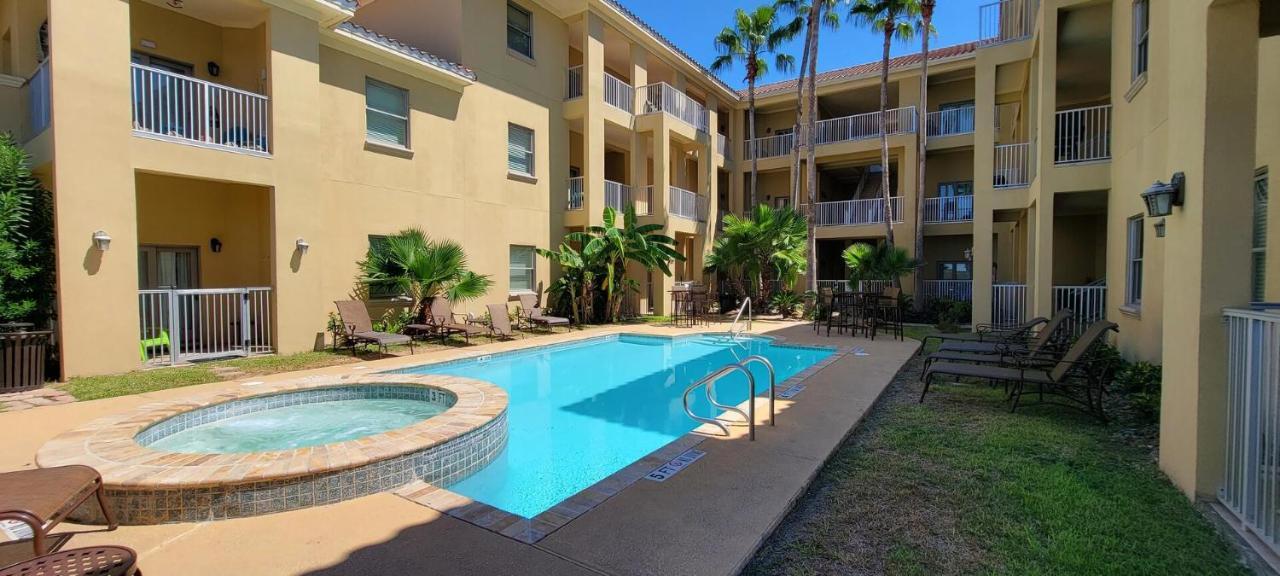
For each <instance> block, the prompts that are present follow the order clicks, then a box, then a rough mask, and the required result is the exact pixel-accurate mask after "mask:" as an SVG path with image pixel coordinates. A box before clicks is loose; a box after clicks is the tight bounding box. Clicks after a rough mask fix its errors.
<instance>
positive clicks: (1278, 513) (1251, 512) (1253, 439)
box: [1209, 308, 1280, 552]
mask: <svg viewBox="0 0 1280 576" xmlns="http://www.w3.org/2000/svg"><path fill="white" fill-rule="evenodd" d="M1223 314H1224V316H1225V320H1226V332H1227V362H1226V366H1225V372H1226V380H1227V390H1226V404H1227V405H1226V411H1227V414H1226V416H1227V419H1226V437H1227V438H1226V446H1225V448H1226V452H1225V454H1224V456H1225V460H1226V462H1225V466H1224V471H1223V478H1222V486H1221V488H1219V489H1218V500H1219V501H1220V502H1222V505H1223V506H1225V507H1226V508H1227V510H1229V511H1230V512H1231V513H1232V514H1233V515H1234V516H1235V517H1236V519H1238V520H1239V521H1240V523H1241V524H1242V525H1243V527H1244V528H1245V529H1246V530H1247V531H1249V532H1252V533H1253V534H1256V535H1257V537H1258V539H1259V540H1261V541H1262V542H1263V543H1264V544H1265V545H1266V546H1267V547H1269V548H1270V549H1271V551H1272V552H1280V497H1277V494H1276V491H1277V489H1278V488H1277V487H1278V486H1280V452H1278V451H1277V446H1278V444H1277V443H1278V442H1280V409H1277V408H1276V402H1277V400H1276V399H1277V398H1280V368H1277V366H1280V313H1276V312H1275V311H1274V310H1273V311H1266V310H1246V309H1236V308H1228V309H1226V310H1225V311H1224V312H1223ZM1209 448H1210V449H1211V448H1212V447H1209Z"/></svg>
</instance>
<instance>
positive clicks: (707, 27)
mask: <svg viewBox="0 0 1280 576" xmlns="http://www.w3.org/2000/svg"><path fill="white" fill-rule="evenodd" d="M765 1H767V0H622V3H623V4H625V5H626V6H627V8H629V9H630V10H631V11H632V12H635V13H636V14H637V15H639V16H640V17H641V18H643V19H644V21H645V22H648V23H649V25H651V26H653V27H654V28H655V29H657V30H658V31H659V32H661V33H662V35H664V36H666V37H667V38H669V39H671V41H673V42H675V43H676V44H677V45H678V46H680V48H681V49H683V50H684V51H685V52H688V53H689V54H690V55H692V56H693V57H694V58H695V59H696V60H697V61H698V62H699V63H701V64H702V65H704V66H706V65H709V64H710V63H711V61H712V60H714V59H715V57H716V51H715V46H714V45H713V43H712V39H713V38H715V35H716V33H718V32H719V31H720V30H721V29H722V28H724V27H725V26H727V25H729V24H730V23H731V21H732V19H733V11H734V10H735V9H737V8H743V9H747V10H749V9H752V8H754V7H756V6H759V5H760V4H762V3H764V2H765ZM986 1H989V0H938V7H937V9H935V10H934V12H933V26H934V28H935V29H937V31H938V34H937V36H935V37H933V38H931V39H930V40H929V45H930V47H938V46H949V45H951V44H959V43H962V42H968V41H971V40H974V39H976V38H977V36H978V5H979V4H980V3H982V2H986ZM880 38H881V37H880V36H879V35H876V34H873V33H872V32H871V31H869V30H867V29H865V28H855V27H854V26H853V24H850V23H848V22H842V23H841V25H840V29H839V30H837V31H835V32H832V31H830V30H826V29H824V30H823V31H822V37H821V38H820V39H819V50H818V51H819V52H821V54H820V55H819V57H818V70H819V71H825V70H831V69H834V68H843V67H845V66H851V65H854V64H861V63H863V62H871V61H876V60H879V59H880V56H881V49H882V44H881V40H880ZM803 49H804V43H803V41H802V39H801V38H797V39H796V40H795V41H793V42H792V43H791V45H789V46H787V47H786V48H785V49H784V51H785V52H786V53H788V54H791V55H792V56H794V57H795V59H796V63H797V65H798V64H799V62H800V55H801V53H802V52H803ZM919 50H920V39H919V38H916V39H915V40H914V41H912V42H911V44H910V45H903V44H895V45H894V46H893V48H892V53H893V55H894V56H897V55H900V54H910V53H912V52H917V51H919ZM743 73H744V72H743V70H742V67H741V66H735V67H734V68H733V69H732V70H729V71H728V72H725V73H723V74H721V78H722V79H723V80H724V81H725V82H727V83H728V84H729V85H730V86H736V87H745V86H746V83H745V82H743V80H742V77H743ZM794 77H795V71H792V72H791V73H789V74H778V73H777V71H774V70H770V72H769V75H768V76H767V77H766V78H764V79H763V81H762V82H761V83H767V82H775V81H778V80H785V79H788V78H794Z"/></svg>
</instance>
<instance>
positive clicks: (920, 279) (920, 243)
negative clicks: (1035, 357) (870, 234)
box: [911, 0, 933, 312]
mask: <svg viewBox="0 0 1280 576" xmlns="http://www.w3.org/2000/svg"><path fill="white" fill-rule="evenodd" d="M920 17H921V22H922V28H923V29H922V30H921V33H920V55H921V60H920V107H919V108H917V109H916V110H917V112H918V116H917V122H916V143H917V148H916V162H917V169H916V244H915V249H916V251H915V254H913V255H912V256H913V257H914V258H915V259H916V262H919V263H920V267H917V268H916V274H915V276H916V282H915V284H916V297H915V298H914V299H912V301H911V302H912V307H913V308H915V310H916V312H923V311H924V298H922V296H923V295H924V274H923V271H924V270H923V266H924V204H925V202H924V193H925V190H924V157H925V152H926V150H925V147H926V145H927V144H928V140H929V126H928V115H927V113H926V112H925V111H926V110H928V109H929V26H930V21H931V20H933V0H924V1H923V2H921V3H920Z"/></svg>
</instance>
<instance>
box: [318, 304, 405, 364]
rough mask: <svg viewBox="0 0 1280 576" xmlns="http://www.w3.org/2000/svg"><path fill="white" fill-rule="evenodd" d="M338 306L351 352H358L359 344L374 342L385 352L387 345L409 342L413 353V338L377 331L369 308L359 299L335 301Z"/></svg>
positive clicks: (344, 335) (344, 334) (379, 349)
mask: <svg viewBox="0 0 1280 576" xmlns="http://www.w3.org/2000/svg"><path fill="white" fill-rule="evenodd" d="M333 305H334V306H337V307H338V316H341V317H342V327H343V329H344V332H343V334H342V336H343V338H344V339H345V340H346V343H347V345H348V346H350V347H351V354H353V355H354V354H355V353H356V345H357V344H365V345H368V344H374V345H377V346H378V352H380V353H383V354H385V353H386V352H387V347H388V346H392V345H395V344H408V345H409V353H410V354H413V338H410V337H408V336H405V335H404V334H392V333H390V332H376V331H374V329H373V321H372V320H370V319H369V309H368V308H365V306H364V302H360V301H359V300H339V301H336V302H334V303H333Z"/></svg>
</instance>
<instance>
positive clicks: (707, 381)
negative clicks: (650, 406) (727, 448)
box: [683, 364, 756, 441]
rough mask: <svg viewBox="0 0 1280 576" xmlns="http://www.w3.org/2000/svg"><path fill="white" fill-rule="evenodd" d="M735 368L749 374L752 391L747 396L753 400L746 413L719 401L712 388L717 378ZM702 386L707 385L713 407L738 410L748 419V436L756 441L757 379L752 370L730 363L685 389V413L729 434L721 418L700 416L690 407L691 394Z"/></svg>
mask: <svg viewBox="0 0 1280 576" xmlns="http://www.w3.org/2000/svg"><path fill="white" fill-rule="evenodd" d="M735 370H737V371H741V372H742V373H743V374H746V375H747V386H749V389H748V390H749V392H750V393H749V394H748V395H747V396H748V397H749V398H750V399H751V402H750V403H749V404H747V412H746V413H744V412H743V411H742V410H739V409H738V408H735V407H733V406H728V405H725V404H721V403H719V402H717V401H716V400H715V397H714V396H715V394H714V392H713V390H712V386H714V385H715V382H716V380H719V379H721V378H723V377H725V376H728V375H729V374H730V373H732V372H734V371H735ZM702 386H705V388H706V393H707V401H708V402H710V403H711V405H712V406H713V407H716V408H720V409H722V410H726V411H729V412H736V413H737V414H739V415H740V416H742V417H743V418H746V419H747V427H748V430H749V432H748V433H747V436H748V438H749V439H750V440H752V441H755V439H756V403H755V398H756V395H755V389H756V379H755V377H754V376H752V375H751V371H750V370H747V369H746V368H745V367H743V365H742V364H730V365H728V366H724V367H722V368H720V369H719V370H716V371H715V372H712V373H710V374H708V375H706V376H704V377H702V379H701V380H698V381H697V382H694V383H693V384H690V385H689V387H688V388H685V389H684V396H683V402H684V413H685V414H687V415H689V417H690V418H693V419H694V420H697V421H698V422H704V423H706V424H714V425H715V426H716V427H717V428H719V429H720V431H721V432H724V435H725V436H728V435H729V427H727V426H725V425H724V423H723V422H721V421H720V420H719V419H717V418H708V417H706V416H699V415H697V414H694V413H693V410H692V409H691V408H689V394H690V393H691V392H693V391H694V390H697V389H698V388H699V387H702Z"/></svg>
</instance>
